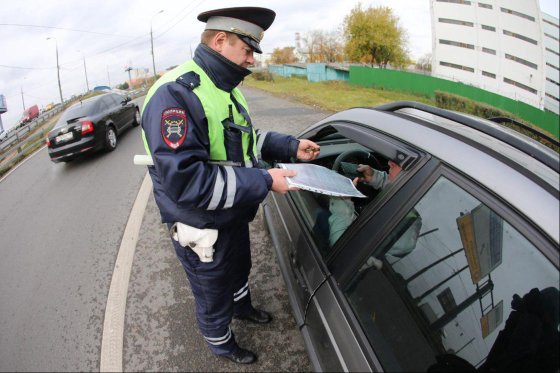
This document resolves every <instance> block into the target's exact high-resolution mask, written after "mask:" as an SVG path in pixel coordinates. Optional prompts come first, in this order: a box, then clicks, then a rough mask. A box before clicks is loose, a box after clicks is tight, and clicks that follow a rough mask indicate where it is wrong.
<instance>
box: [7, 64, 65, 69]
mask: <svg viewBox="0 0 560 373" xmlns="http://www.w3.org/2000/svg"><path fill="white" fill-rule="evenodd" d="M0 67H5V68H8V69H21V70H50V69H56V66H54V67H23V66H9V65H0Z"/></svg>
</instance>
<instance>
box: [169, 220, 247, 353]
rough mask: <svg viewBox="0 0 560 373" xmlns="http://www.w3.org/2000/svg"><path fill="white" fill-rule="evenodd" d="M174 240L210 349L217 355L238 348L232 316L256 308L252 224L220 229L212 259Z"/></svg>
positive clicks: (199, 323)
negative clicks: (204, 258)
mask: <svg viewBox="0 0 560 373" xmlns="http://www.w3.org/2000/svg"><path fill="white" fill-rule="evenodd" d="M172 241H173V246H174V247H175V253H176V254H177V257H178V258H179V260H180V261H181V264H182V265H183V268H184V269H185V272H186V273H187V278H188V280H189V282H190V284H191V289H192V292H193V295H194V298H195V302H196V319H197V321H198V326H199V328H200V331H201V333H202V335H203V336H204V338H205V339H206V342H207V343H208V346H209V347H210V350H211V351H212V352H213V353H214V354H216V355H228V354H231V353H232V352H235V350H236V349H237V348H238V347H237V344H236V343H235V337H234V335H233V333H232V331H231V329H230V326H229V325H230V323H231V319H232V317H233V315H234V314H235V315H237V316H243V315H246V314H247V313H248V312H249V311H250V310H251V308H252V306H251V293H250V292H249V283H248V279H249V272H250V270H251V249H250V242H249V225H248V224H241V225H234V226H231V227H227V228H224V229H220V230H219V232H218V240H217V241H216V243H215V244H214V250H215V251H214V260H213V261H212V262H210V263H202V262H201V261H200V259H199V258H198V255H197V254H196V253H195V252H194V251H192V250H191V249H190V248H189V247H182V246H181V245H179V243H178V242H177V241H175V240H173V239H172Z"/></svg>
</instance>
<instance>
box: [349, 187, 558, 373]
mask: <svg viewBox="0 0 560 373" xmlns="http://www.w3.org/2000/svg"><path fill="white" fill-rule="evenodd" d="M558 284H559V272H558V269H557V268H556V267H555V266H554V265H553V264H552V263H551V262H550V261H549V260H548V259H546V258H545V257H544V256H543V254H542V253H541V252H540V251H539V250H538V249H537V248H536V247H534V246H533V245H532V244H531V243H530V242H529V241H528V240H527V239H526V238H525V237H524V236H522V235H521V234H520V233H519V232H518V231H517V230H516V229H515V228H513V227H512V226H511V225H510V224H509V223H508V222H507V221H506V220H504V219H503V218H502V217H500V216H499V215H498V214H496V213H495V212H494V211H493V210H492V209H490V208H489V207H488V206H486V205H484V204H482V203H481V202H480V201H478V200H477V199H476V198H475V197H473V196H472V195H471V194H469V193H467V192H466V191H465V190H464V189H462V188H460V187H459V186H457V185H456V184H455V183H453V182H452V181H450V180H449V179H447V178H444V177H440V178H439V179H438V180H437V182H436V183H435V184H434V185H433V186H432V187H431V188H430V189H429V190H428V192H427V193H426V194H424V196H423V197H422V198H421V199H420V201H419V202H418V203H417V204H416V205H415V206H414V207H413V208H412V209H411V210H410V211H408V213H407V214H406V216H405V217H404V218H403V219H402V220H401V221H400V222H399V224H398V225H397V226H396V228H395V229H394V230H393V231H392V233H391V234H390V235H389V236H388V237H387V238H386V239H385V240H384V241H383V242H382V243H381V245H380V246H379V247H378V248H376V249H375V251H374V252H373V253H372V255H371V256H369V257H368V258H367V260H366V261H365V262H364V263H363V265H362V266H361V268H360V269H359V271H358V272H357V273H356V274H355V275H354V278H353V279H352V280H351V281H350V283H349V285H348V287H347V288H346V289H345V290H344V293H345V295H346V296H347V299H348V301H349V304H350V305H351V307H352V309H353V310H354V313H355V315H356V318H357V319H358V321H359V323H360V324H361V326H362V328H363V330H364V332H365V334H366V336H367V338H368V339H369V341H370V343H371V345H372V347H373V350H374V351H375V353H376V354H377V356H378V358H379V360H380V361H381V363H382V365H383V368H384V369H385V370H389V371H426V370H427V369H428V367H430V366H431V365H432V364H434V363H435V362H436V358H435V357H436V356H437V355H440V354H444V353H448V354H451V355H456V356H458V357H460V358H462V359H464V360H466V361H468V362H469V363H470V364H472V365H473V366H475V367H476V368H480V367H481V366H482V364H484V363H485V362H487V364H488V366H490V367H495V365H494V366H492V364H498V362H499V361H501V360H500V359H501V358H503V356H501V355H500V354H501V353H502V352H503V351H505V350H506V349H507V348H510V349H512V348H516V349H518V350H519V351H526V350H527V349H530V348H532V347H531V346H536V345H539V344H542V343H543V342H542V341H541V340H536V339H537V338H538V336H537V334H539V333H540V335H541V336H549V337H550V336H552V339H551V340H555V339H554V338H556V340H557V338H558V337H557V333H558V330H559V329H558V328H559V323H558V316H559V313H558V312H559V311H558V297H559V293H558ZM532 289H535V290H532ZM537 303H538V305H536V304H537ZM512 304H513V305H514V306H513V307H516V309H517V311H515V312H513V308H512ZM529 307H533V308H535V307H540V308H539V310H540V311H539V312H540V315H541V316H542V317H543V320H544V319H546V320H547V321H543V320H540V319H539V318H538V317H537V316H535V315H534V314H533V315H531V317H527V319H526V320H524V321H523V322H528V323H530V324H527V325H526V327H528V328H530V329H532V330H533V329H534V330H537V329H538V330H539V332H538V333H536V332H535V333H529V334H524V335H519V336H518V337H517V338H521V339H519V340H517V341H516V342H515V343H517V345H515V344H514V343H513V342H511V343H512V344H511V345H509V346H507V343H509V341H507V338H508V337H507V336H508V335H510V334H511V333H512V330H509V331H507V332H504V333H502V334H500V331H501V330H503V329H504V328H505V327H506V326H507V325H509V328H510V329H511V328H515V324H514V323H515V322H517V321H516V320H517V319H516V317H524V316H520V315H524V312H525V313H526V312H528V311H527V309H529ZM516 315H517V316H516ZM506 320H508V321H507V323H506ZM529 320H530V321H529ZM535 328H536V329H535ZM514 332H515V331H514ZM517 332H519V330H517ZM498 335H501V337H500V338H499V339H498ZM555 335H556V337H554V336H555ZM545 344H546V343H545ZM493 346H495V347H494V350H493V354H492V356H491V358H489V359H487V355H488V353H489V352H490V350H491V349H492V348H493ZM506 346H507V347H506ZM556 346H557V345H556ZM554 353H556V352H554ZM506 360H508V361H509V359H506ZM486 370H492V369H486ZM495 370H503V369H495ZM506 370H507V369H506Z"/></svg>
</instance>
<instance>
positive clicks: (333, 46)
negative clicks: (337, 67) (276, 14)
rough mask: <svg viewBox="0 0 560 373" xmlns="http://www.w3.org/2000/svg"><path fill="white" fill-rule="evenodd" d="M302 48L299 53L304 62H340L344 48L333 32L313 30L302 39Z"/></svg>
mask: <svg viewBox="0 0 560 373" xmlns="http://www.w3.org/2000/svg"><path fill="white" fill-rule="evenodd" d="M302 41H303V47H302V48H301V49H300V50H299V52H300V53H301V54H303V55H305V56H306V62H309V63H314V62H325V63H328V62H342V61H343V60H344V46H343V44H342V42H341V41H340V37H339V34H338V33H336V32H335V31H330V32H327V31H321V30H314V31H310V32H308V33H307V34H306V35H305V36H304V37H303V38H302Z"/></svg>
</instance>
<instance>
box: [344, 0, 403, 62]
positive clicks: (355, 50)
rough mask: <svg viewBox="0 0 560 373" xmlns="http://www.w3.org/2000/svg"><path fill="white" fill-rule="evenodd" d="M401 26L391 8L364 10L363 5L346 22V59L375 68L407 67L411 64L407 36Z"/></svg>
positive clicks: (358, 6)
mask: <svg viewBox="0 0 560 373" xmlns="http://www.w3.org/2000/svg"><path fill="white" fill-rule="evenodd" d="M398 22H399V18H398V17H397V16H396V15H394V14H393V11H392V9H391V8H389V7H384V6H379V7H374V8H372V7H368V8H367V9H362V5H361V4H358V5H356V7H354V9H352V11H351V12H350V14H349V15H347V16H346V17H345V18H344V26H343V28H344V36H345V39H346V45H345V48H344V50H345V52H346V56H347V57H348V58H349V59H350V60H352V61H359V62H364V63H369V64H371V66H373V65H374V64H376V65H377V66H379V67H383V68H386V67H387V65H388V64H391V65H393V66H395V67H403V66H404V65H405V64H406V63H407V61H408V60H409V57H408V53H407V50H406V44H407V36H406V32H405V30H404V29H403V28H401V27H400V26H399V25H398Z"/></svg>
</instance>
